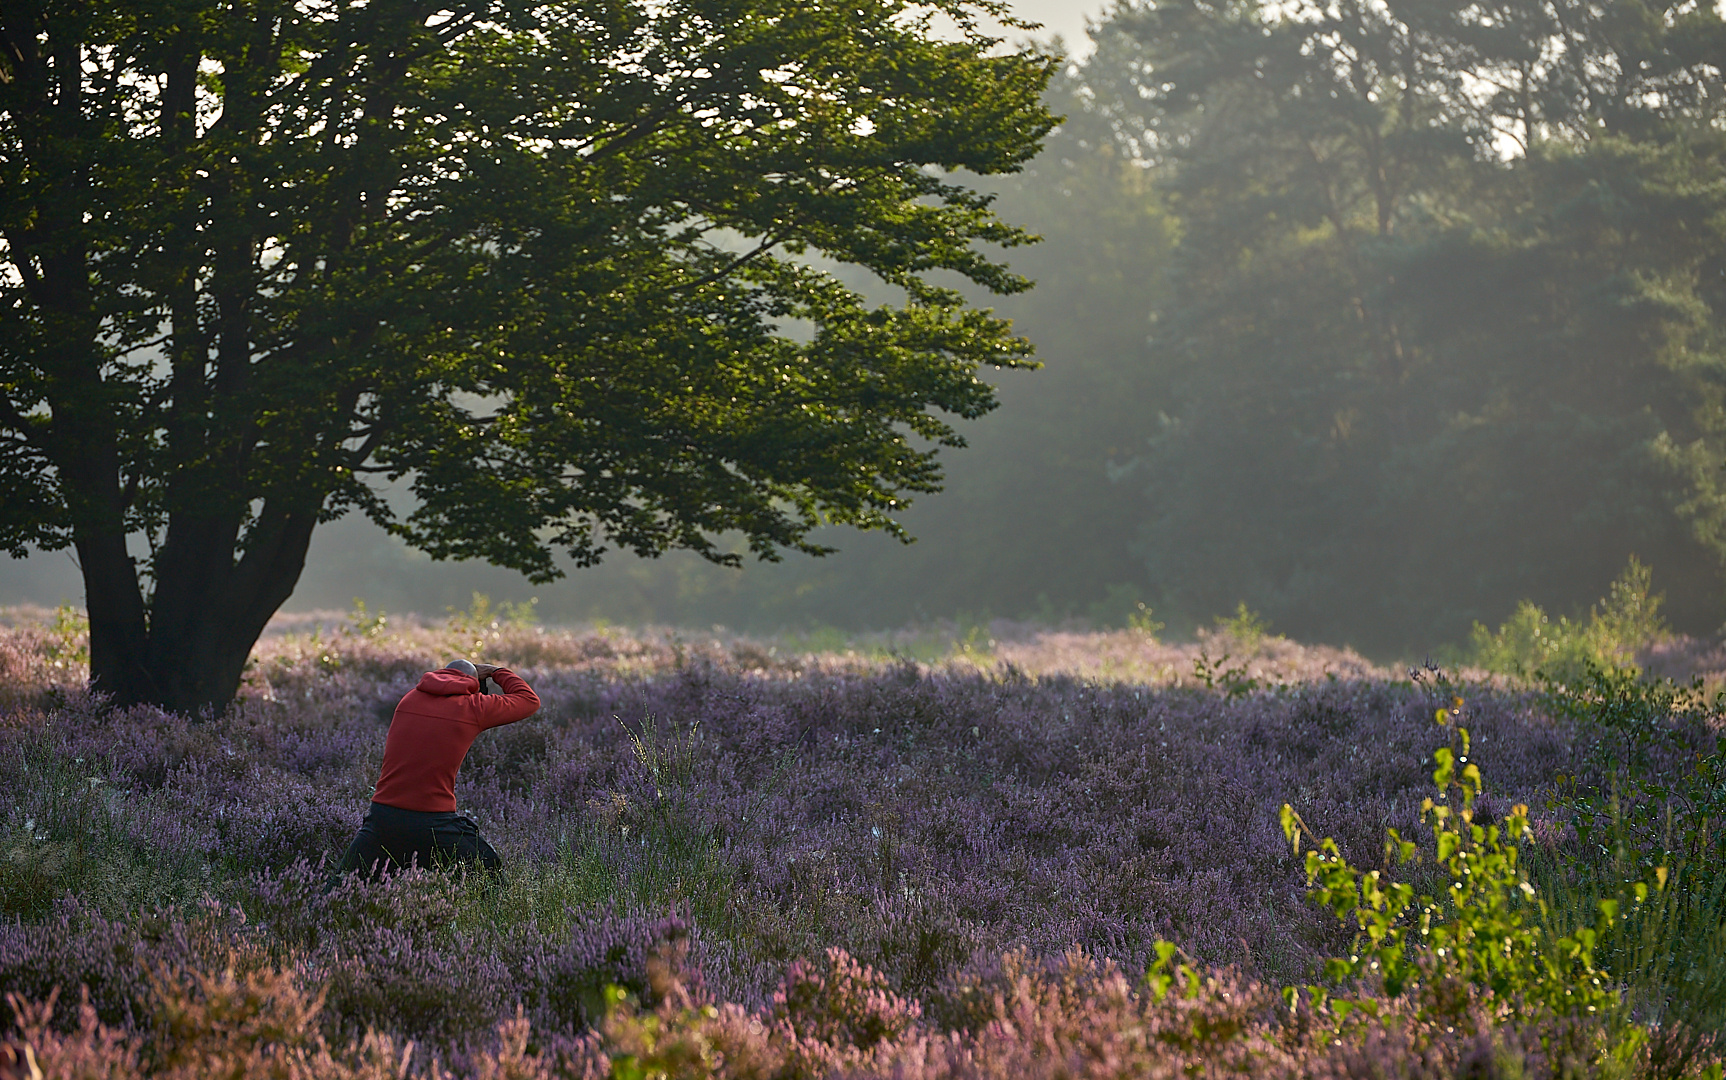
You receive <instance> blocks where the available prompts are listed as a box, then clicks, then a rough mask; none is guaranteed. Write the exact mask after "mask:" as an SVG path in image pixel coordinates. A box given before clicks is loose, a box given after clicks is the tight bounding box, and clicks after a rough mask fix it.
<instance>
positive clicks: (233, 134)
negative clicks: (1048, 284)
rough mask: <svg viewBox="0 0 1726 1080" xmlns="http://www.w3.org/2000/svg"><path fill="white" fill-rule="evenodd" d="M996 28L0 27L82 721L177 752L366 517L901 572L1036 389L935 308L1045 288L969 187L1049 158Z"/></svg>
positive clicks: (24, 376) (527, 564)
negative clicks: (949, 470) (389, 490)
mask: <svg viewBox="0 0 1726 1080" xmlns="http://www.w3.org/2000/svg"><path fill="white" fill-rule="evenodd" d="M990 13H992V14H994V15H997V16H999V15H1002V14H1004V9H1003V8H1002V7H1001V6H1000V5H998V4H994V3H992V2H975V3H968V2H963V0H939V2H934V3H925V4H911V3H905V2H902V0H861V2H858V0H848V2H845V3H834V2H827V0H796V2H790V0H672V2H651V3H650V2H624V0H619V2H614V3H604V4H587V3H567V2H565V3H540V4H514V3H501V2H487V0H479V2H476V3H472V4H450V3H419V2H413V0H373V2H370V3H352V2H345V0H333V2H313V0H299V2H286V0H279V2H268V0H260V2H256V3H241V4H229V3H215V2H210V0H148V2H145V0H138V2H114V0H41V2H36V3H21V4H8V5H6V7H5V10H4V14H3V17H0V38H3V45H4V50H3V53H0V244H3V245H4V249H3V251H0V265H3V266H4V274H3V275H0V295H3V304H0V388H3V391H4V392H3V393H0V435H3V436H4V441H3V442H0V546H3V547H4V549H5V550H7V551H9V552H11V553H12V554H14V555H16V554H20V553H22V552H23V551H24V550H26V549H27V548H28V547H30V546H36V547H40V548H47V549H57V548H64V547H68V546H70V547H72V548H73V549H75V551H76V553H77V556H78V559H79V564H80V567H81V570H82V573H83V576H84V579H85V586H86V602H87V607H88V611H89V615H90V621H91V667H92V675H93V676H94V678H95V679H96V680H97V683H98V685H99V686H100V687H101V688H102V689H103V690H105V691H107V692H109V693H111V694H113V695H114V696H115V697H116V699H117V700H119V701H121V702H134V701H149V702H155V703H158V704H162V705H165V706H168V707H171V708H176V709H187V710H190V709H196V708H199V707H203V706H212V705H213V706H220V705H221V704H223V703H225V702H226V701H227V700H228V699H229V698H230V697H231V696H232V695H233V693H234V691H235V689H236V688H237V687H238V685H239V680H240V677H241V673H242V670H243V665H244V663H245V658H246V655H247V652H248V651H249V649H250V646H251V644H252V642H253V641H254V640H255V639H256V637H257V635H258V634H259V633H260V632H261V630H262V628H263V626H264V624H265V622H266V621H267V620H268V619H269V617H270V615H271V614H272V613H274V611H275V610H276V609H277V608H278V607H279V606H280V605H281V604H282V603H283V602H284V601H285V600H286V599H287V597H288V596H289V595H290V594H291V592H292V590H293V587H294V584H295V582H296V580H297V579H298V577H299V574H300V572H301V570H302V567H303V563H304V557H305V552H306V547H307V543H308V541H309V538H310V536H311V533H312V530H313V529H314V527H315V526H316V525H317V524H318V523H320V522H323V521H328V520H330V519H331V518H333V517H336V516H339V515H341V514H343V513H345V512H348V511H350V510H359V511H361V512H363V513H366V514H368V515H369V516H371V517H372V518H373V519H374V520H376V521H377V522H379V523H380V524H382V525H384V526H385V527H386V528H388V529H390V530H391V531H393V532H395V533H397V534H398V535H400V536H402V537H404V538H406V539H407V540H408V541H409V542H410V543H413V544H415V545H417V546H419V547H422V548H423V549H424V550H426V551H428V552H430V553H431V554H433V555H434V556H437V557H453V558H481V559H486V560H489V561H491V562H493V563H497V564H499V565H503V566H507V567H511V568H514V569H517V570H520V571H522V572H523V573H525V574H527V575H528V576H529V577H530V578H533V579H535V580H545V579H549V578H551V577H553V576H555V575H557V574H558V573H559V572H560V570H559V567H558V565H557V563H556V562H555V561H554V556H555V555H556V554H557V553H558V552H563V553H566V554H567V555H568V556H569V557H571V558H573V560H574V562H575V563H576V564H578V565H585V564H590V563H592V562H594V561H596V560H597V559H599V558H600V557H601V556H602V555H603V554H604V553H605V552H606V551H607V550H608V549H613V548H619V547H621V548H624V549H627V550H633V551H635V552H638V553H642V554H655V553H658V552H662V551H665V550H668V549H670V548H674V547H683V548H691V549H694V550H696V551H698V552H701V553H702V554H704V555H706V556H708V557H710V558H713V559H716V560H735V559H736V558H737V555H736V553H735V552H732V551H730V550H728V549H726V548H725V547H723V546H721V545H719V544H718V543H717V541H716V537H718V536H719V535H720V534H723V533H726V532H736V533H739V534H741V535H743V536H744V537H746V538H747V542H748V547H749V548H750V549H751V550H752V551H753V552H754V553H755V554H756V555H759V556H761V557H765V558H775V557H777V556H778V553H779V552H780V551H782V550H787V549H790V550H803V551H809V552H815V553H819V552H820V551H821V550H823V549H822V548H821V547H820V546H819V545H818V544H816V543H814V542H812V541H811V540H810V538H809V535H808V534H809V533H810V531H811V530H812V529H814V528H815V527H817V526H818V525H821V524H828V523H834V524H846V525H853V526H857V527H860V528H865V529H882V530H886V531H889V532H896V531H899V528H900V527H899V525H898V523H897V520H896V517H895V515H896V513H897V512H898V511H899V510H900V509H901V508H902V507H903V506H904V505H906V503H907V502H908V501H909V499H910V497H911V496H913V495H916V494H919V493H926V492H931V491H934V490H937V488H938V486H939V480H940V471H939V468H938V465H937V462H936V458H935V451H936V448H938V447H941V446H953V445H958V444H959V443H960V442H961V440H960V439H959V437H958V435H957V433H956V432H955V430H954V429H953V427H952V426H951V424H950V423H949V422H948V420H947V419H946V418H945V417H944V416H943V415H942V414H946V416H950V417H961V418H970V417H976V416H979V415H981V414H983V413H985V412H987V411H988V410H989V409H990V408H991V407H992V406H993V404H994V401H995V397H994V392H993V391H992V389H991V388H990V387H989V386H988V385H987V384H986V383H985V382H984V381H982V380H981V379H980V378H979V377H978V369H979V367H981V366H984V365H992V366H997V367H1012V366H1020V365H1023V364H1025V363H1026V362H1027V361H1028V358H1029V356H1030V347H1029V345H1028V343H1027V342H1025V341H1024V340H1022V339H1021V338H1018V337H1016V336H1015V335H1014V334H1013V333H1012V331H1011V328H1010V326H1009V325H1008V324H1007V323H1006V322H1005V321H1004V320H1001V319H998V318H995V317H993V316H992V315H990V314H989V313H988V312H986V311H981V310H978V309H975V308H972V307H970V306H968V305H967V304H966V303H965V302H964V301H963V299H962V298H961V296H960V295H959V294H958V293H957V292H956V291H954V290H953V289H952V288H951V287H950V285H947V284H943V283H941V282H940V281H939V279H938V278H937V277H936V275H937V274H938V273H942V272H945V273H948V274H951V275H957V278H958V279H959V280H968V281H969V282H972V283H975V284H976V285H977V286H980V287H982V288H984V289H987V290H990V291H994V292H998V293H1010V292H1013V291H1016V290H1020V289H1023V288H1024V287H1026V285H1027V284H1028V283H1027V282H1026V281H1025V280H1024V279H1022V278H1020V277H1018V276H1016V275H1014V274H1013V273H1011V272H1010V271H1009V270H1008V269H1007V268H1006V267H1005V266H1004V265H1003V264H1002V263H1000V262H998V261H996V260H995V259H993V258H991V257H990V256H989V255H988V254H987V253H986V251H985V248H986V247H987V246H990V245H993V246H998V247H1010V246H1013V245H1016V244H1019V243H1022V242H1024V241H1025V240H1027V239H1028V238H1029V237H1028V236H1027V234H1026V233H1025V232H1023V231H1021V230H1020V229H1018V228H1016V227H1014V226H1011V225H1009V224H1006V223H1004V222H1002V221H1001V220H999V219H998V218H997V217H996V216H995V214H994V213H993V212H992V210H991V208H990V205H989V202H990V200H989V199H988V198H986V197H983V196H980V195H978V194H976V193H975V192H974V191H973V190H971V189H970V188H968V187H966V186H965V185H963V184H962V183H960V182H959V180H958V179H957V176H956V174H962V173H972V174H990V173H1000V172H1010V171H1013V170H1016V169H1018V168H1019V167H1020V166H1021V165H1022V163H1023V162H1025V161H1026V160H1027V159H1028V158H1030V157H1031V156H1032V155H1033V154H1034V153H1035V152H1036V150H1037V148H1038V145H1039V142H1040V140H1041V138H1042V136H1043V135H1044V134H1045V133H1046V132H1047V130H1048V129H1049V127H1050V126H1051V123H1052V120H1051V117H1050V116H1049V114H1048V112H1047V110H1046V109H1045V107H1044V105H1043V103H1042V100H1041V96H1040V95H1041V93H1042V90H1043V87H1044V84H1045V82H1046V81H1047V79H1048V77H1049V75H1050V72H1051V69H1052V61H1051V60H1049V59H1048V58H1047V57H1044V56H1041V55H1039V54H1037V53H1035V52H1011V51H1004V50H1002V49H1000V48H999V42H998V41H996V40H995V39H993V38H991V37H989V36H988V35H987V34H986V33H985V32H984V31H983V30H982V29H981V28H980V27H979V24H978V18H979V16H981V15H983V14H990ZM938 17H939V19H940V20H941V22H940V23H939V24H938V22H937V18H938ZM811 255H820V256H823V257H825V258H827V259H830V260H834V261H837V262H838V263H841V264H849V265H853V266H856V267H860V268H863V269H864V270H867V271H869V272H870V273H871V274H873V275H874V276H876V277H878V278H879V279H880V280H881V281H883V282H885V283H886V284H887V285H889V286H891V287H893V288H894V289H896V290H897V291H898V294H899V295H901V296H902V297H903V300H902V301H901V302H898V303H894V304H884V305H870V304H868V303H866V302H865V301H864V299H863V297H862V296H861V295H860V294H859V293H858V292H857V291H856V290H854V289H852V288H848V287H846V286H845V285H843V284H842V283H841V281H840V280H839V278H837V277H836V276H834V275H833V274H831V273H827V272H824V271H822V270H820V269H818V268H817V264H816V263H814V262H812V261H811V259H810V258H809V257H808V256H811ZM376 477H388V478H392V479H399V478H403V477H407V478H410V479H411V486H412V490H413V493H414V496H415V499H416V505H415V509H413V510H412V511H411V512H410V513H408V514H406V515H405V516H400V517H398V516H397V515H395V514H393V513H392V512H391V510H390V508H389V507H388V506H387V505H385V504H384V503H383V502H382V501H381V500H380V499H379V498H377V497H376V495H375V494H374V489H373V486H372V484H371V481H372V480H373V478H376ZM128 536H133V537H142V538H143V540H144V543H145V544H146V545H147V549H148V550H147V554H145V555H144V556H143V557H142V558H139V559H134V557H133V556H132V554H130V553H129V552H128V547H127V538H128Z"/></svg>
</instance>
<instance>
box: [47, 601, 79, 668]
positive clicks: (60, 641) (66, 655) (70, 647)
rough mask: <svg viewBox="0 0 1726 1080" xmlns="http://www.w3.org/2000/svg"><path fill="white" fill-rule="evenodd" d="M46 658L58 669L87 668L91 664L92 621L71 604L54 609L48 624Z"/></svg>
mask: <svg viewBox="0 0 1726 1080" xmlns="http://www.w3.org/2000/svg"><path fill="white" fill-rule="evenodd" d="M46 658H47V660H48V661H49V663H51V664H52V665H53V666H54V667H56V668H68V667H80V666H83V667H87V666H89V663H90V619H89V617H88V616H87V615H85V614H84V612H83V611H82V610H80V609H78V608H75V607H73V606H72V605H71V604H61V605H60V606H59V607H57V608H55V609H54V621H53V622H51V623H49V624H48V641H47V650H46Z"/></svg>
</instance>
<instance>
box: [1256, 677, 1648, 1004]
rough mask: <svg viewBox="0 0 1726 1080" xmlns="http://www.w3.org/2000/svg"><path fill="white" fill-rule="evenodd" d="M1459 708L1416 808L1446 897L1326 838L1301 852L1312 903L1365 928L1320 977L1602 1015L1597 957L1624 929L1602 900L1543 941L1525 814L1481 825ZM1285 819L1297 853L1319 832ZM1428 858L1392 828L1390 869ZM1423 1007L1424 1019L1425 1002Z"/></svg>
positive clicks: (1289, 814)
mask: <svg viewBox="0 0 1726 1080" xmlns="http://www.w3.org/2000/svg"><path fill="white" fill-rule="evenodd" d="M1453 705H1454V708H1453V709H1440V710H1438V712H1437V714H1436V718H1437V720H1438V722H1439V724H1441V725H1443V726H1444V727H1446V728H1447V729H1448V730H1449V731H1450V732H1451V745H1450V746H1445V747H1440V748H1439V749H1438V750H1436V751H1435V752H1434V754H1433V758H1434V760H1435V761H1436V762H1437V768H1435V769H1434V770H1433V774H1432V780H1433V784H1434V785H1435V786H1436V787H1437V789H1438V790H1437V795H1436V797H1429V798H1427V799H1426V800H1425V801H1424V802H1423V803H1422V804H1421V818H1422V821H1423V822H1424V823H1425V824H1426V825H1427V827H1428V828H1430V829H1431V830H1432V834H1433V848H1432V850H1431V851H1430V852H1428V853H1425V855H1426V856H1427V857H1430V858H1431V860H1432V865H1433V867H1434V869H1435V870H1437V871H1439V872H1440V873H1441V874H1442V879H1443V880H1444V881H1445V882H1446V883H1447V884H1446V887H1445V889H1444V891H1443V892H1442V893H1440V894H1438V895H1420V896H1418V897H1417V896H1416V894H1415V887H1414V886H1413V885H1412V884H1411V883H1409V882H1407V881H1396V880H1393V879H1392V878H1391V877H1390V875H1389V873H1388V872H1387V871H1383V870H1360V869H1357V868H1356V867H1354V866H1351V865H1350V864H1349V863H1348V861H1347V860H1346V859H1345V858H1344V857H1343V855H1342V852H1341V850H1340V849H1339V848H1338V847H1337V845H1336V842H1335V841H1334V840H1332V839H1330V838H1329V837H1326V838H1325V839H1323V840H1319V841H1317V843H1316V846H1315V847H1314V848H1313V849H1311V850H1309V851H1308V852H1307V854H1306V874H1307V882H1308V884H1309V885H1310V886H1311V887H1312V888H1311V892H1310V893H1309V895H1310V897H1311V898H1312V899H1313V900H1314V901H1315V902H1317V903H1318V904H1319V905H1321V906H1323V907H1326V908H1328V909H1330V910H1331V911H1332V912H1333V913H1334V914H1335V915H1336V916H1337V918H1339V919H1341V920H1343V921H1344V922H1352V923H1354V924H1355V926H1356V927H1357V928H1358V930H1359V933H1358V934H1357V936H1356V938H1355V943H1354V946H1353V948H1352V949H1351V950H1350V953H1349V955H1348V956H1347V957H1338V958H1334V959H1331V960H1329V961H1327V963H1326V966H1325V975H1326V977H1327V979H1329V980H1330V981H1331V983H1333V984H1334V985H1336V986H1339V987H1350V986H1357V985H1359V984H1360V983H1361V982H1362V981H1363V980H1379V981H1382V985H1383V987H1384V991H1385V993H1386V994H1388V995H1389V996H1391V997H1396V996H1399V995H1401V994H1403V993H1405V992H1407V991H1410V990H1412V989H1414V988H1416V987H1417V986H1418V985H1420V984H1421V983H1422V982H1427V983H1437V982H1443V981H1457V982H1461V983H1465V984H1468V985H1471V986H1473V987H1475V988H1477V990H1479V991H1480V992H1483V993H1484V994H1485V995H1486V996H1487V997H1488V998H1489V999H1490V1000H1491V1002H1492V1003H1493V1004H1494V1005H1495V1006H1496V1007H1497V1008H1498V1009H1501V1010H1510V1009H1520V1010H1524V1011H1527V1010H1529V1009H1531V1008H1532V1009H1535V1010H1538V1011H1540V1012H1542V1013H1544V1014H1545V1015H1548V1016H1558V1017H1563V1016H1574V1015H1587V1016H1595V1015H1600V1014H1603V1013H1605V1012H1607V1011H1608V1010H1610V1009H1612V1008H1614V1007H1615V1005H1616V997H1615V994H1614V991H1613V989H1612V988H1611V987H1610V986H1609V985H1608V984H1607V982H1606V981H1605V980H1604V979H1603V978H1602V977H1601V974H1600V972H1599V971H1598V970H1597V969H1596V966H1595V961H1594V950H1595V945H1596V942H1597V940H1598V939H1599V936H1600V935H1601V934H1602V933H1603V932H1605V931H1607V930H1608V929H1610V927H1611V926H1612V925H1613V923H1614V921H1615V920H1616V919H1617V917H1618V903H1617V901H1615V900H1611V899H1605V900H1601V901H1600V902H1599V904H1598V907H1597V913H1596V918H1595V921H1594V925H1592V926H1582V927H1578V928H1576V929H1575V930H1574V931H1573V932H1572V933H1570V934H1567V935H1564V936H1559V937H1553V936H1552V935H1550V934H1549V933H1548V932H1547V930H1546V926H1545V921H1544V919H1543V915H1544V912H1545V906H1544V903H1543V901H1542V900H1541V898H1540V896H1539V895H1538V894H1537V892H1536V890H1535V887H1534V885H1533V884H1532V883H1531V882H1530V881H1529V880H1528V877H1527V875H1526V874H1525V873H1524V872H1523V868H1522V866H1521V864H1520V862H1519V860H1518V854H1519V849H1518V847H1517V844H1518V843H1519V842H1521V841H1524V840H1526V839H1527V838H1529V836H1530V831H1529V824H1528V807H1527V806H1526V805H1522V804H1518V805H1517V806H1515V807H1514V808H1512V810H1511V811H1510V813H1509V814H1508V815H1507V816H1506V817H1505V818H1504V820H1503V821H1502V822H1501V823H1498V824H1493V823H1490V822H1485V821H1481V820H1478V819H1477V815H1476V813H1475V801H1476V798H1477V797H1478V795H1479V794H1480V790H1481V783H1482V781H1481V773H1480V768H1479V766H1478V765H1477V764H1475V763H1474V762H1472V761H1470V760H1469V735H1468V729H1467V728H1465V727H1462V726H1460V725H1458V724H1457V723H1456V722H1455V721H1456V719H1457V717H1458V716H1459V715H1460V713H1461V710H1462V707H1463V704H1462V701H1461V699H1457V700H1456V701H1455V702H1454V703H1453ZM1281 818H1282V828H1283V833H1284V835H1285V836H1287V837H1288V839H1289V842H1290V844H1291V845H1292V846H1293V848H1294V850H1295V852H1296V853H1297V854H1298V853H1299V852H1300V849H1301V845H1302V840H1303V838H1312V837H1313V834H1312V832H1311V830H1310V829H1308V827H1307V825H1306V823H1305V822H1304V821H1302V820H1301V817H1300V815H1299V814H1298V813H1297V812H1296V811H1295V809H1294V807H1293V806H1291V805H1289V804H1284V806H1283V809H1282V815H1281ZM1422 855H1423V853H1422V852H1421V851H1420V850H1419V846H1418V845H1417V844H1416V843H1415V842H1414V841H1411V840H1404V839H1403V838H1402V836H1401V835H1400V834H1399V833H1398V832H1397V831H1396V830H1395V829H1388V830H1386V841H1385V864H1386V866H1387V867H1388V866H1392V865H1397V866H1401V865H1407V864H1410V863H1414V862H1416V861H1418V860H1419V859H1421V858H1422ZM1309 989H1312V990H1313V991H1315V992H1317V993H1319V994H1322V993H1324V991H1323V990H1322V989H1321V988H1316V987H1314V988H1309ZM1294 993H1295V991H1292V990H1291V991H1290V995H1291V1003H1292V998H1293V994H1294ZM1421 1000H1422V1010H1423V1012H1424V1011H1426V1010H1427V1009H1428V1008H1429V1004H1428V1002H1427V1000H1426V999H1425V998H1422V999H1421ZM1432 1000H1433V1001H1437V1000H1438V999H1436V998H1435V999H1432ZM1335 1004H1337V1005H1338V1006H1339V1008H1340V1012H1339V1016H1340V1017H1341V1018H1344V1019H1346V1017H1347V1015H1348V1014H1349V1011H1350V1010H1352V1009H1355V1008H1361V1007H1366V1008H1371V1007H1372V1006H1371V1002H1370V1000H1369V999H1367V998H1365V997H1361V998H1354V999H1346V998H1339V999H1335ZM1430 1007H1438V1006H1436V1005H1434V1006H1430Z"/></svg>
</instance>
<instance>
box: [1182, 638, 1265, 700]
mask: <svg viewBox="0 0 1726 1080" xmlns="http://www.w3.org/2000/svg"><path fill="white" fill-rule="evenodd" d="M1230 658H1231V654H1229V653H1223V654H1222V655H1221V656H1219V657H1216V658H1215V659H1212V657H1211V654H1210V653H1209V652H1208V651H1206V650H1205V649H1200V650H1199V655H1198V656H1196V657H1194V658H1193V677H1194V678H1195V679H1197V680H1198V681H1199V682H1202V683H1204V684H1205V689H1206V690H1221V691H1222V693H1223V696H1224V697H1227V698H1229V699H1231V700H1232V699H1234V698H1238V697H1244V696H1246V695H1247V694H1250V693H1252V692H1253V691H1254V690H1257V689H1258V688H1259V686H1260V683H1259V680H1258V679H1256V678H1254V677H1253V676H1252V675H1249V674H1248V673H1247V665H1246V664H1245V663H1239V664H1236V665H1234V666H1233V667H1230V666H1229V660H1230Z"/></svg>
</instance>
